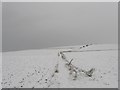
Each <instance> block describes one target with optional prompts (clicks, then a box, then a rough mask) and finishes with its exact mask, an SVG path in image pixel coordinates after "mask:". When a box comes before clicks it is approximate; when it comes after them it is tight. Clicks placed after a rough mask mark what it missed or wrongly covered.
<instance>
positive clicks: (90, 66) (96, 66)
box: [2, 44, 118, 88]
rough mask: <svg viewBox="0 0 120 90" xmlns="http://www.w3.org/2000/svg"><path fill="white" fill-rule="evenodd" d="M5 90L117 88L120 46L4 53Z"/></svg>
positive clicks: (73, 47)
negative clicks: (12, 89) (21, 89)
mask: <svg viewBox="0 0 120 90" xmlns="http://www.w3.org/2000/svg"><path fill="white" fill-rule="evenodd" d="M2 60H3V62H2V70H3V71H2V72H3V75H2V87H3V88H117V87H118V46H117V45H114V44H102V45H83V46H70V47H59V48H49V49H41V50H26V51H16V52H6V53H3V59H2Z"/></svg>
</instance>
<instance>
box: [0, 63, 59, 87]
mask: <svg viewBox="0 0 120 90" xmlns="http://www.w3.org/2000/svg"><path fill="white" fill-rule="evenodd" d="M57 65H58V64H57ZM56 73H58V71H57V70H56V66H55V69H54V71H53V72H51V70H49V69H48V68H45V67H43V68H41V67H40V66H38V67H33V70H32V71H31V72H29V71H28V72H27V73H26V75H25V76H24V77H22V78H21V79H20V80H19V81H18V82H15V83H16V84H15V86H12V82H14V80H13V79H15V78H14V75H13V74H8V78H7V79H5V78H3V80H2V81H3V82H2V86H4V88H8V87H12V88H25V87H26V86H32V87H30V88H37V87H39V88H40V87H41V88H49V87H51V86H52V85H54V84H58V85H56V86H59V84H60V83H59V81H57V77H56ZM12 78H13V79H12Z"/></svg>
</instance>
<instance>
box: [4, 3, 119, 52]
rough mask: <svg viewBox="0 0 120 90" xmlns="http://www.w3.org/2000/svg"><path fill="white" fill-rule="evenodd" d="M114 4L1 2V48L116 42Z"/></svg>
mask: <svg viewBox="0 0 120 90" xmlns="http://www.w3.org/2000/svg"><path fill="white" fill-rule="evenodd" d="M117 16H118V7H117V3H81V2H78V3H77V2H76V3H73V2H71V3H68V2H67V3H65V2H63V3H59V2H58V3H52V2H51V3H48V2H47V3H46V2H37V3H33V2H31V3H25V2H23V3H22V2H21V3H12V2H10V3H8V2H7V3H3V5H2V25H3V27H2V28H3V31H2V50H3V51H18V50H28V49H41V48H48V47H56V46H66V45H70V46H71V45H81V44H89V43H99V44H108V43H117V42H118V17H117Z"/></svg>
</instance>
